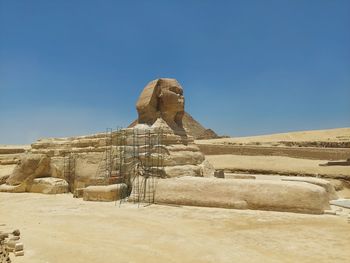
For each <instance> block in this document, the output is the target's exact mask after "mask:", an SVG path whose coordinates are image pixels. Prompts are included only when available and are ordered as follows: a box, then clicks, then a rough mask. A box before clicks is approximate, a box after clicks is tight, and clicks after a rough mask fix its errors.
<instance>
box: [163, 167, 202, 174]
mask: <svg viewBox="0 0 350 263" xmlns="http://www.w3.org/2000/svg"><path fill="white" fill-rule="evenodd" d="M164 171H165V174H166V176H167V177H182V176H202V174H201V167H200V166H198V165H177V166H166V167H164Z"/></svg>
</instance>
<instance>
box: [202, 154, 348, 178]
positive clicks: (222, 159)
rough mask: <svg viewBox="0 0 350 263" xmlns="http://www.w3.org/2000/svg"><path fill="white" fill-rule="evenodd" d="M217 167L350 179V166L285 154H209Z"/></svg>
mask: <svg viewBox="0 0 350 263" xmlns="http://www.w3.org/2000/svg"><path fill="white" fill-rule="evenodd" d="M205 158H206V159H207V160H208V161H209V162H210V163H211V164H212V165H213V166H214V168H215V169H229V170H232V171H247V172H251V173H259V172H260V173H276V174H291V175H295V174H300V175H315V176H316V175H318V174H319V175H323V176H324V177H329V178H339V177H342V178H346V179H350V166H319V164H324V163H325V162H326V161H324V160H309V159H300V158H291V157H283V156H247V155H231V154H225V155H207V156H206V157H205Z"/></svg>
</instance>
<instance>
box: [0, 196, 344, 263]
mask: <svg viewBox="0 0 350 263" xmlns="http://www.w3.org/2000/svg"><path fill="white" fill-rule="evenodd" d="M0 223H5V224H6V225H7V227H10V226H11V227H13V228H20V229H21V233H22V241H23V242H24V245H25V256H24V257H18V258H15V259H14V262H15V263H21V262H22V263H23V262H25V263H62V262H65V263H70V262H74V263H79V262H84V263H87V262H95V263H108V262H143V263H145V262H162V263H163V262H223V263H225V262H230V263H232V262H253V263H254V262H349V257H350V249H349V248H350V235H349V233H350V224H348V223H347V221H346V219H345V218H344V217H340V216H332V215H304V214H294V213H279V212H266V211H250V210H229V209H217V208H198V207H171V206H159V205H151V206H148V207H139V208H138V207H137V205H134V204H123V205H122V206H121V207H118V206H115V203H98V202H83V201H82V200H80V199H74V198H72V196H71V195H70V194H63V195H52V196H50V195H42V194H8V193H0Z"/></svg>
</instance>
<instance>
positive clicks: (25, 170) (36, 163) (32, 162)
mask: <svg viewBox="0 0 350 263" xmlns="http://www.w3.org/2000/svg"><path fill="white" fill-rule="evenodd" d="M49 172H50V158H49V157H47V156H46V155H41V154H23V155H22V156H21V161H20V163H19V164H18V165H17V166H16V167H15V169H14V171H13V173H12V175H11V176H10V177H9V178H8V179H7V180H6V183H7V184H9V185H19V184H21V183H24V182H26V181H28V180H32V179H34V178H37V177H45V176H48V175H49Z"/></svg>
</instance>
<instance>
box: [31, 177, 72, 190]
mask: <svg viewBox="0 0 350 263" xmlns="http://www.w3.org/2000/svg"><path fill="white" fill-rule="evenodd" d="M28 192H31V193H42V194H63V193H68V192H69V189H68V183H67V182H66V181H65V180H63V179H59V178H52V177H46V178H36V179H34V180H33V183H32V184H31V185H30V186H29V187H28Z"/></svg>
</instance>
